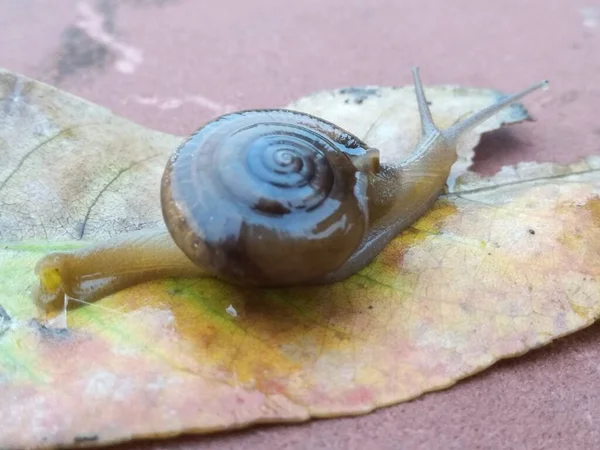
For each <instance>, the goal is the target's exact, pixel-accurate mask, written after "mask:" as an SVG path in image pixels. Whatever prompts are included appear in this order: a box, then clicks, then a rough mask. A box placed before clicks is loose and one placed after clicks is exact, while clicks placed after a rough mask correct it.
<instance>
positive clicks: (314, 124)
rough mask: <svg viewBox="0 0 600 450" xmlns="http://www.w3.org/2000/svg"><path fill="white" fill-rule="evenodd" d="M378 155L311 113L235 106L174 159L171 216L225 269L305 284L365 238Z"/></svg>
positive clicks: (180, 238) (258, 280)
mask: <svg viewBox="0 0 600 450" xmlns="http://www.w3.org/2000/svg"><path fill="white" fill-rule="evenodd" d="M378 155H379V153H378V151H377V150H374V149H370V148H369V147H368V146H367V145H366V144H364V143H363V142H361V141H360V140H359V139H358V138H356V137H355V136H353V135H351V134H350V133H348V132H347V131H345V130H343V129H341V128H339V127H337V126H336V125H334V124H332V123H329V122H326V121H324V120H322V119H319V118H317V117H313V116H310V115H308V114H302V113H299V112H294V111H289V110H254V111H242V112H236V113H232V114H227V115H225V116H221V117H219V118H218V119H216V120H214V121H212V122H210V123H208V124H207V125H205V126H204V127H202V128H201V129H200V130H198V131H197V132H196V133H194V134H193V135H192V136H190V137H189V139H187V140H186V141H185V142H184V143H183V144H182V145H181V146H180V147H179V148H178V149H177V150H176V151H175V152H174V154H173V156H172V157H171V158H170V160H169V161H168V163H167V166H166V169H165V172H164V175H163V179H162V186H161V187H162V189H161V204H162V209H163V217H164V220H165V223H166V225H167V228H168V229H169V231H170V233H171V236H172V237H173V240H174V241H175V243H176V244H177V245H178V246H179V248H180V249H181V250H182V251H183V252H184V253H185V254H186V255H187V256H188V257H189V258H190V259H191V260H192V261H194V262H195V263H196V264H198V265H200V266H203V267H209V268H210V270H211V271H213V273H215V274H217V275H218V276H219V278H222V279H226V280H229V281H232V282H235V283H242V284H251V285H278V284H301V283H305V282H308V281H310V280H313V279H315V278H318V277H319V276H322V275H323V274H324V273H328V272H332V271H334V270H335V269H338V268H339V267H340V266H341V265H342V264H343V263H344V262H345V261H346V260H347V259H348V258H349V256H350V255H351V254H352V253H353V252H354V251H356V249H357V248H358V247H359V246H360V244H361V243H362V241H363V240H364V238H365V235H366V233H367V229H368V223H369V211H368V204H367V188H368V173H369V172H370V171H375V170H376V169H377V167H378Z"/></svg>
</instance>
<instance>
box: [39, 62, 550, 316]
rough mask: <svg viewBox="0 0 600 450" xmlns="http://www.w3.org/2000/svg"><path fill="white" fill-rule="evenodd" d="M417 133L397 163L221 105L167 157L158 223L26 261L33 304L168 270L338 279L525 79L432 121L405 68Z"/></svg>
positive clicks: (266, 283)
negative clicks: (472, 107)
mask: <svg viewBox="0 0 600 450" xmlns="http://www.w3.org/2000/svg"><path fill="white" fill-rule="evenodd" d="M413 78H414V82H415V93H416V97H417V103H418V106H419V114H420V118H421V125H422V138H421V141H420V142H419V144H418V145H417V146H416V148H415V149H414V151H413V152H412V153H411V155H410V156H409V157H408V158H406V159H405V160H404V161H401V162H400V163H399V164H398V165H395V166H391V165H384V164H382V165H381V166H380V162H379V152H378V151H377V150H376V149H373V148H370V147H369V146H368V145H366V144H365V143H363V142H361V141H360V140H359V139H358V138H357V137H356V136H353V135H352V134H350V133H349V132H347V131H345V130H343V129H341V128H339V127H337V126H336V125H335V124H332V123H329V122H327V121H324V120H322V119H320V118H317V117H314V116H311V115H308V114H301V113H298V112H294V111H288V110H256V111H242V112H238V113H232V114H227V115H225V116H222V117H220V118H218V119H216V120H214V121H212V122H210V123H208V124H207V125H205V126H204V127H203V128H201V129H200V130H198V131H197V132H196V133H194V134H193V135H192V136H190V137H189V138H188V139H187V140H186V141H185V142H184V143H183V144H182V145H181V146H180V147H179V148H178V149H177V150H176V151H175V152H174V154H173V156H172V157H171V158H170V159H169V161H168V163H167V166H166V168H165V172H164V175H163V179H162V185H161V204H162V209H163V217H164V219H165V223H166V225H167V229H168V232H167V230H164V229H158V230H148V231H142V232H137V233H131V234H126V235H123V236H120V237H118V238H116V239H113V240H109V241H106V242H103V243H100V244H97V245H93V246H90V247H88V248H83V249H79V250H74V251H69V252H61V253H52V254H49V255H47V256H45V257H44V258H42V259H41V260H40V261H39V262H38V264H37V266H36V274H37V276H38V278H39V286H38V287H37V289H36V292H35V297H36V300H37V301H38V303H39V304H41V305H43V306H45V307H50V305H55V306H56V305H57V304H60V305H62V302H63V298H64V296H65V295H66V296H68V297H72V298H77V299H79V300H83V301H86V302H89V301H94V300H97V299H99V298H102V297H104V296H106V295H109V294H111V293H114V292H116V291H119V290H122V289H124V288H127V287H130V286H133V285H136V284H139V283H142V282H145V281H150V280H155V279H161V278H168V277H186V278H189V277H217V278H219V279H222V280H224V281H227V282H231V283H237V284H243V285H252V286H262V287H279V286H294V285H309V284H324V283H333V282H336V281H341V280H343V279H345V278H348V277H349V276H351V275H353V274H355V273H356V272H358V271H359V270H361V269H362V268H363V267H365V266H366V265H367V264H369V263H370V262H371V261H372V260H373V259H374V258H375V257H376V256H377V255H378V254H379V253H380V252H381V251H382V250H383V249H384V248H385V246H386V245H387V244H388V243H389V242H390V241H391V240H392V239H393V238H394V237H396V236H397V235H398V234H399V233H401V232H402V231H403V230H404V229H406V228H407V227H409V226H410V225H411V224H412V223H413V222H414V221H415V220H417V219H418V218H419V217H420V216H422V215H423V214H424V213H425V212H426V211H427V210H428V209H429V208H430V207H431V205H432V204H433V203H434V202H435V200H436V199H437V197H438V196H439V194H440V193H441V191H442V190H443V189H444V186H445V185H446V181H447V179H448V176H449V174H450V170H451V168H452V165H453V164H454V162H455V161H456V158H457V155H456V143H457V140H458V138H459V137H460V136H462V135H463V134H464V133H465V132H467V131H469V130H471V129H472V128H474V127H476V126H477V125H479V124H480V123H482V122H483V121H485V120H487V119H488V118H490V117H491V116H493V115H494V114H496V113H497V112H499V111H500V110H501V109H503V108H505V107H506V106H509V105H510V104H512V103H514V102H516V101H518V100H519V99H521V98H523V97H524V96H526V95H528V94H529V93H531V92H533V91H535V90H537V89H540V88H542V87H544V86H546V84H547V83H546V82H542V83H538V84H536V85H533V86H531V87H529V88H527V89H525V90H523V91H521V92H519V93H517V94H514V95H511V96H507V97H506V98H504V99H502V100H500V101H498V102H497V103H495V104H493V105H491V106H489V107H487V108H485V109H484V110H482V111H480V112H478V113H476V114H473V115H472V116H469V117H467V118H465V119H464V120H461V121H459V122H458V123H457V124H455V125H453V126H452V127H450V128H449V129H447V130H439V129H438V128H437V127H436V125H435V124H434V122H433V120H432V117H431V113H430V111H429V107H428V105H427V101H426V98H425V94H424V92H423V87H422V84H421V80H420V78H419V73H418V69H413Z"/></svg>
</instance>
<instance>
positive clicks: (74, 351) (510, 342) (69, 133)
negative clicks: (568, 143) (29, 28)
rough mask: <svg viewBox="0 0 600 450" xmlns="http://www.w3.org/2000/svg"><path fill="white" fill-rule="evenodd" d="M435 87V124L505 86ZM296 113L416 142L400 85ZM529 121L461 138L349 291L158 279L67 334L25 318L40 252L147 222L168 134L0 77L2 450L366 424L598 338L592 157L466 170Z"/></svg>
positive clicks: (151, 222)
mask: <svg viewBox="0 0 600 450" xmlns="http://www.w3.org/2000/svg"><path fill="white" fill-rule="evenodd" d="M427 94H428V96H429V97H430V98H431V100H432V102H433V107H434V117H435V120H436V121H438V123H440V125H447V124H450V123H452V122H453V121H454V120H456V119H457V118H458V117H459V116H461V115H464V114H465V113H467V112H469V111H470V110H471V109H479V108H480V107H482V106H485V105H486V104H489V103H491V102H492V101H493V100H494V99H495V97H496V96H497V95H499V94H497V93H494V92H493V91H483V90H469V89H462V90H460V89H458V88H445V87H440V88H430V89H428V92H427ZM346 100H347V102H346ZM294 105H296V106H295V107H297V109H301V110H304V111H308V112H312V113H314V114H319V115H322V116H324V117H325V118H328V119H329V120H333V119H335V121H337V122H339V123H340V125H342V126H345V127H347V128H348V129H350V130H351V131H353V132H356V133H357V134H358V135H359V136H360V135H361V134H362V135H363V136H364V135H367V141H368V142H369V143H374V142H377V143H378V146H379V148H381V149H382V151H383V152H384V155H385V157H388V158H393V157H398V154H394V153H393V151H394V149H395V148H397V147H398V145H397V142H402V143H403V144H402V145H403V146H404V145H407V146H409V145H410V143H411V142H413V140H414V139H416V138H415V136H417V134H416V133H417V130H418V123H417V122H416V121H415V120H414V117H413V114H414V112H415V110H416V104H415V103H414V100H413V92H412V88H411V87H407V88H398V89H391V88H369V89H368V90H367V91H365V90H364V89H347V90H342V91H341V92H340V91H335V92H332V93H329V95H328V94H327V93H319V94H316V95H315V96H311V97H308V98H306V99H301V100H299V101H298V102H295V103H294ZM405 110H406V111H408V112H404V111H405ZM526 118H527V115H526V112H525V111H524V110H523V109H522V107H514V108H511V109H509V110H507V111H506V112H505V113H504V114H503V115H501V116H499V118H497V119H494V120H492V121H490V122H488V123H486V124H485V125H484V126H483V127H481V128H480V129H478V130H477V132H475V133H473V134H471V135H470V136H468V137H467V138H466V139H465V140H464V142H463V144H462V145H461V151H460V153H461V155H462V157H461V161H459V163H458V164H457V171H456V173H455V175H456V176H457V178H456V180H457V182H456V183H451V186H450V188H449V189H448V192H446V193H445V194H443V195H442V197H441V198H440V199H439V201H438V202H437V203H436V204H435V205H434V207H433V208H432V209H431V211H429V212H428V213H427V214H426V215H425V216H424V217H422V218H421V219H420V220H418V221H417V222H416V223H414V224H413V226H412V227H411V228H410V229H408V230H407V231H406V232H404V233H402V234H401V235H400V236H399V237H398V238H396V239H395V240H394V241H392V243H391V244H390V245H389V246H388V247H387V248H386V250H385V251H384V252H382V253H381V254H380V255H379V257H378V258H377V259H376V260H375V261H374V262H373V263H372V264H371V265H370V266H368V267H367V268H365V269H364V270H363V271H361V272H360V273H359V274H357V275H355V276H353V277H352V278H350V279H348V280H347V281H345V282H342V283H337V284H334V285H330V286H323V287H308V288H294V289H277V290H259V289H251V288H242V287H239V286H231V285H227V284H224V283H221V282H218V281H215V280H211V279H197V280H159V281H156V282H152V283H146V284H142V285H139V286H135V287H133V288H130V289H127V290H125V291H122V292H118V293H116V294H114V295H112V296H110V297H107V298H104V299H102V300H100V301H98V302H96V303H93V304H89V305H76V304H75V305H71V306H72V308H70V309H69V310H68V312H67V315H66V321H67V324H68V327H66V328H65V327H61V326H60V320H61V319H62V317H61V316H58V317H57V318H55V319H54V320H55V321H54V322H44V321H42V319H41V318H40V317H39V316H38V315H37V312H36V310H35V307H34V305H33V302H32V300H31V297H30V292H29V290H30V288H31V287H32V285H33V283H34V282H35V276H34V274H33V266H34V264H35V262H36V260H37V259H38V258H39V257H41V256H42V255H43V254H45V253H47V252H49V251H51V250H56V249H60V248H65V247H71V246H73V247H77V246H80V245H84V244H85V243H86V242H85V241H94V240H103V239H105V238H106V237H108V236H111V235H114V234H119V233H124V232H126V231H129V230H133V229H139V228H145V227H149V226H155V225H157V224H158V223H159V221H160V209H159V202H158V186H159V180H160V175H161V171H162V167H163V165H164V163H165V161H166V158H167V157H168V155H169V154H170V152H171V151H172V150H173V149H174V148H175V147H176V146H177V144H178V143H179V141H180V138H177V137H174V136H169V135H165V134H161V133H157V132H155V131H151V130H146V129H144V128H141V127H139V126H138V125H135V124H132V123H130V122H127V121H125V120H123V119H120V118H117V117H115V116H113V115H111V114H110V113H109V112H108V111H106V110H104V109H102V108H100V107H98V106H96V105H92V104H89V103H86V102H84V101H83V100H80V99H77V98H74V97H72V96H69V95H67V94H65V93H62V92H59V91H57V90H55V89H53V88H51V87H49V86H46V85H43V84H40V83H37V82H35V81H31V80H28V79H26V78H24V77H20V76H17V75H14V74H11V73H9V72H0V127H1V128H0V154H2V155H3V159H4V160H6V161H7V164H6V165H3V166H2V167H1V168H0V210H1V212H2V214H1V215H0V417H2V433H0V447H3V448H4V447H10V448H12V447H29V448H49V447H53V446H57V445H60V446H68V445H71V444H77V443H81V442H85V443H86V444H105V443H108V442H117V441H123V440H128V439H132V438H140V437H149V436H171V435H176V434H180V433H183V432H197V433H204V432H212V431H218V430H228V429H233V428H238V427H243V426H248V425H250V424H256V423H261V422H284V421H302V420H307V419H309V418H311V417H332V416H340V415H346V414H357V413H365V412H368V411H371V410H373V409H375V408H377V407H382V406H385V405H390V404H394V403H398V402H401V401H405V400H408V399H411V398H415V397H417V396H419V395H421V394H423V393H424V392H429V391H433V390H436V389H441V388H446V387H448V386H451V385H452V384H453V383H455V382H456V381H458V380H460V379H462V378H464V377H466V376H469V375H472V374H474V373H476V372H478V371H481V370H483V369H485V368H487V367H489V366H490V365H491V364H493V363H494V362H496V361H497V360H499V359H501V358H506V357H510V356H516V355H519V354H522V353H524V352H526V351H527V350H529V349H532V348H536V347H539V346H541V345H544V344H546V343H548V342H550V341H551V340H553V339H555V338H558V337H560V336H563V335H565V334H568V333H572V332H574V331H576V330H578V329H581V328H583V327H586V326H588V325H590V324H591V323H592V322H593V321H594V320H596V319H597V318H598V315H599V314H600V158H597V157H596V158H594V157H590V158H589V159H588V160H586V161H582V162H579V163H577V164H575V165H573V166H571V167H560V166H556V165H551V164H545V165H538V164H535V163H529V164H523V165H520V166H518V167H513V168H505V169H504V170H503V171H501V172H500V173H499V174H498V175H497V176H495V177H492V178H480V177H478V176H476V175H475V174H472V173H468V172H466V171H465V170H466V167H467V166H468V164H469V161H470V158H471V155H472V146H473V145H474V143H475V142H477V140H478V139H479V133H481V132H482V131H483V130H489V129H491V128H494V127H498V126H500V125H501V124H503V123H511V122H517V121H520V120H525V119H526ZM32 124H33V125H32ZM355 130H356V131H355ZM4 155H5V156H4ZM72 174H75V175H72ZM82 237H83V238H84V241H82V240H81V238H82Z"/></svg>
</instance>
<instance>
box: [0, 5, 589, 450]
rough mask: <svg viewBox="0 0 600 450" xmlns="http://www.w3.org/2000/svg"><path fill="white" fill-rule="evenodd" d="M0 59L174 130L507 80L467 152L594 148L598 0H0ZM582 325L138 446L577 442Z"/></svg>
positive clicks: (483, 167)
mask: <svg viewBox="0 0 600 450" xmlns="http://www.w3.org/2000/svg"><path fill="white" fill-rule="evenodd" d="M0 30H1V32H0V66H2V67H4V68H6V69H9V70H12V71H16V72H20V73H22V74H25V75H27V76H29V77H31V78H35V79H38V80H41V81H45V82H47V83H50V84H53V85H55V86H58V87H59V88H61V89H63V90H66V91H68V92H71V93H73V94H76V95H79V96H81V97H83V98H85V99H87V100H90V101H92V102H95V103H98V104H100V105H102V106H104V107H107V108H109V109H111V110H113V111H114V112H115V113H116V114H118V115H121V116H125V117H127V118H129V119H131V120H133V121H135V122H138V123H141V124H143V125H146V126H148V127H151V128H155V129H159V130H162V131H166V132H170V133H175V134H180V135H184V134H187V133H189V132H191V131H192V130H194V129H195V128H197V127H199V126H200V125H202V124H203V123H204V122H206V121H207V120H209V119H211V118H213V117H216V116H218V115H220V114H223V113H225V112H227V111H230V110H234V109H246V108H259V107H275V106H285V105H286V104H288V103H289V102H291V101H292V100H294V99H296V98H298V97H301V96H304V95H307V94H310V93H311V92H314V91H317V90H323V89H332V88H339V87H346V86H357V85H404V84H408V83H410V82H411V78H410V70H409V69H410V67H411V66H412V65H419V66H420V67H421V74H422V76H423V79H424V82H425V83H426V84H429V85H432V84H459V85H463V86H468V87H471V86H473V87H487V88H493V89H498V90H501V91H505V92H508V91H514V90H517V89H520V88H523V87H524V86H527V85H529V84H531V83H532V82H535V81H538V80H541V79H545V78H547V79H549V80H550V82H551V89H550V90H549V91H546V92H544V93H541V94H537V95H535V96H532V97H531V98H528V99H526V101H525V104H526V106H527V108H528V110H529V111H530V113H531V114H532V116H533V117H534V118H535V120H536V122H528V123H524V124H521V125H517V126H514V127H512V128H511V129H510V130H498V131H497V132H494V133H491V134H490V135H486V136H485V137H484V139H483V141H482V144H481V145H480V146H479V149H478V152H477V157H476V162H475V165H474V169H475V170H477V171H478V172H480V173H483V174H491V173H494V172H496V171H497V170H498V169H499V168H500V167H501V166H502V165H504V164H515V163H518V162H520V161H528V160H536V161H556V162H561V163H570V162H574V161H577V160H579V159H580V158H582V157H584V156H586V155H590V154H600V114H599V111H600V2H598V0H587V1H580V0H528V1H524V0H496V1H487V2H484V1H478V0H454V1H452V2H450V1H446V0H404V1H400V0H396V1H393V0H377V1H360V0H302V1H297V2H290V1H287V2H284V1H276V0H255V1H243V0H220V1H218V2H208V1H201V0H60V1H48V0H0ZM599 337H600V328H599V327H598V326H593V327H592V328H590V329H588V330H586V331H584V332H581V333H578V334H576V335H574V336H572V337H569V338H566V339H563V340H559V341H558V342H557V343H556V344H552V345H550V346H548V347H546V348H544V349H542V350H539V351H534V352H532V353H530V354H529V355H527V356H526V357H523V358H519V359H516V360H514V361H510V362H505V363H501V364H499V366H497V367H495V368H493V369H492V370H488V371H487V372H485V373H483V374H482V375H480V376H477V377H474V378H471V379H469V380H466V381H465V382H463V383H460V384H459V386H457V387H455V388H453V389H450V390H448V391H445V392H441V393H437V394H433V395H427V396H425V397H423V398H421V399H419V400H417V401H415V402H411V403H407V404H402V405H399V406H395V407H392V408H387V409H384V410H381V411H378V412H376V413H374V414H371V415H368V416H363V417H360V418H353V419H339V420H332V421H318V422H313V423H311V424H309V425H303V426H299V427H298V426H290V427H273V428H259V429H253V430H249V431H244V432H241V433H234V434H228V435H225V436H217V437H210V438H185V439H180V440H177V441H175V443H170V444H165V443H155V444H152V443H146V444H139V443H138V444H135V445H134V446H135V447H138V446H142V445H143V446H144V447H146V448H149V447H153V448H159V447H160V448H163V447H169V446H170V447H178V448H179V447H185V448H202V449H209V448H220V449H222V448H240V449H242V448H288V449H291V448H294V449H296V448H319V449H320V448H348V449H350V448H363V447H365V446H373V447H375V448H389V449H400V448H410V449H417V448H427V449H436V448H444V449H449V448H522V447H520V444H519V443H522V442H524V441H526V440H529V441H530V442H534V443H536V446H534V447H531V448H546V449H548V448H557V449H558V448H560V449H568V448H579V449H581V448H595V447H597V442H598V441H599V440H600V431H598V430H600V427H599V426H598V420H599V419H598V417H600V394H599V392H600V390H599V389H598V386H600V365H599V364H598V361H600V344H597V342H598V341H599V339H598V338H599Z"/></svg>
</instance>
